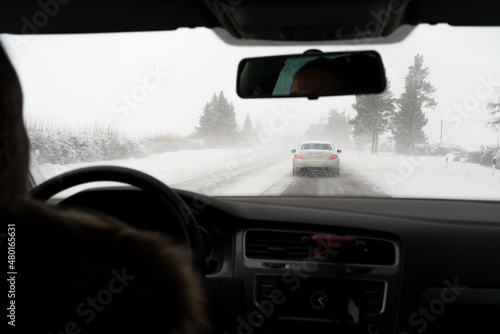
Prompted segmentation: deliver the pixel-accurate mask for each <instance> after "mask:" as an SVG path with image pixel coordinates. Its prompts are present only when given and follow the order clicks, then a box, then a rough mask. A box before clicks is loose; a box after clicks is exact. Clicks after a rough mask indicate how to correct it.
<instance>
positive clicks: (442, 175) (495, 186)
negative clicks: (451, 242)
mask: <svg viewBox="0 0 500 334" xmlns="http://www.w3.org/2000/svg"><path fill="white" fill-rule="evenodd" d="M342 158H343V160H342V163H345V164H346V165H348V166H349V168H351V169H352V170H354V171H356V172H357V173H358V174H359V175H360V176H361V177H363V178H365V179H367V180H369V182H371V183H373V184H375V185H377V186H378V187H379V188H381V189H383V190H384V192H385V193H386V194H387V195H389V196H393V197H425V198H457V199H481V200H484V199H487V200H499V199H500V170H496V171H495V172H494V173H493V169H492V168H491V167H485V166H481V165H478V164H471V163H463V162H457V161H453V157H452V156H450V157H449V158H448V163H447V162H446V157H435V156H407V155H395V154H380V153H379V154H377V155H374V154H367V153H361V154H359V152H344V153H342Z"/></svg>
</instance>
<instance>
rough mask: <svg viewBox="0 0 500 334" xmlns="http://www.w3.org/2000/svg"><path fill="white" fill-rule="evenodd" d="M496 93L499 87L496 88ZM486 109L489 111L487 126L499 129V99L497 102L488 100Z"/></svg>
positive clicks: (499, 89)
mask: <svg viewBox="0 0 500 334" xmlns="http://www.w3.org/2000/svg"><path fill="white" fill-rule="evenodd" d="M496 91H497V93H500V88H498V87H497V88H496ZM488 110H489V111H490V115H491V119H490V120H488V123H487V126H488V127H490V128H492V129H493V130H495V131H499V130H500V99H499V100H497V102H488Z"/></svg>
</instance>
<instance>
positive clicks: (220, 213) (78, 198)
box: [64, 188, 500, 334]
mask: <svg viewBox="0 0 500 334" xmlns="http://www.w3.org/2000/svg"><path fill="white" fill-rule="evenodd" d="M178 194H179V195H180V196H181V197H182V198H183V200H184V201H185V202H186V204H187V205H188V206H189V207H190V208H191V209H192V211H193V213H194V214H195V216H196V219H197V220H198V223H199V225H200V226H201V227H202V228H203V229H204V240H205V243H208V244H209V245H206V246H207V249H206V256H207V268H208V269H207V274H206V283H207V289H208V292H209V295H210V300H211V305H210V310H211V313H212V322H213V325H214V329H215V333H291V334H293V333H332V332H340V333H401V332H407V333H422V332H424V331H425V332H426V333H448V332H450V333H451V332H456V331H460V332H463V331H464V330H471V331H474V332H478V331H481V330H486V329H487V328H488V326H491V325H495V323H496V317H495V316H497V315H499V314H500V266H498V264H499V263H500V203H497V202H473V201H446V200H420V199H419V200H417V199H382V198H377V199H375V198H301V197H285V198H283V197H267V198H264V197H227V198H207V197H204V196H201V195H198V194H194V193H190V192H185V191H178ZM64 202H66V204H68V203H69V204H72V205H79V206H84V207H89V208H92V209H95V210H102V211H104V212H105V213H107V214H111V215H116V216H117V217H118V218H120V219H122V220H125V221H126V222H129V223H131V224H133V225H136V226H137V227H140V228H148V229H155V228H156V227H157V226H158V225H157V224H166V223H165V219H164V218H161V219H158V217H160V216H159V215H160V214H161V213H160V212H157V211H155V205H154V200H152V199H151V198H148V197H147V196H145V195H144V194H142V192H140V191H138V190H136V189H132V188H120V189H113V188H111V189H95V190H87V191H84V192H81V193H79V194H77V195H74V196H72V197H69V198H68V199H66V200H65V201H64ZM163 214H164V213H163ZM171 231H172V233H174V234H175V233H176V232H175V229H173V230H171ZM259 233H260V234H259ZM269 233H270V234H269ZM252 234H253V235H252ZM249 237H253V241H252V240H249ZM259 238H260V239H259ZM269 238H270V239H269ZM287 238H289V239H287ZM290 238H291V239H290ZM313 238H320V239H322V240H328V242H330V244H328V245H327V246H332V245H333V244H332V243H331V242H334V243H335V245H334V247H333V248H334V250H333V253H332V252H331V253H329V254H328V253H325V252H324V251H325V249H331V247H326V248H325V247H323V248H322V249H321V248H315V246H317V245H315V244H314V243H311V240H313ZM292 239H293V240H295V242H296V243H298V244H299V245H298V246H299V248H300V247H302V248H303V249H302V250H300V251H302V253H301V252H300V251H299V252H298V253H296V254H295V255H290V254H292V250H294V251H295V250H297V249H293V247H295V246H297V245H294V244H287V242H288V241H287V240H292ZM256 240H257V241H258V240H262V243H259V242H257V243H256V242H255V241H256ZM332 240H333V241H332ZM370 241H377V242H379V243H380V242H382V243H386V246H387V244H390V245H392V246H389V248H391V247H392V250H390V249H389V252H390V253H391V254H394V258H393V261H392V260H390V259H389V260H387V259H386V260H380V261H382V262H378V263H377V262H376V261H375V262H373V261H372V262H371V263H370V262H369V261H368V262H367V261H366V259H367V258H366V257H364V258H363V257H357V255H356V254H358V253H357V252H361V253H362V252H365V253H367V252H368V253H370V252H372V253H373V250H371V249H372V248H370V247H371V246H370V247H368V245H369V242H370ZM251 242H254V244H257V246H258V247H257V250H255V249H254V250H253V251H254V253H251V252H249V243H251ZM266 242H267V243H266ZM283 242H284V243H283ZM300 244H302V245H300ZM304 245H305V246H304ZM339 245H340V246H339ZM320 246H321V245H320ZM323 246H324V245H323ZM259 247H260V248H259ZM304 247H305V248H304ZM262 249H264V250H265V251H266V252H267V253H260V254H261V255H259V252H260V251H262ZM255 251H256V252H257V253H255ZM304 251H305V252H306V253H304ZM318 251H319V252H318ZM321 251H323V253H321ZM384 251H387V247H386V248H385V249H384ZM339 253H341V254H340V255H339ZM361 253H359V254H361ZM327 256H331V257H333V259H332V258H330V260H328V261H327V260H325V259H324V257H327ZM336 256H338V257H336ZM391 256H392V255H391ZM356 259H360V260H359V261H358V260H356ZM384 261H385V262H384ZM387 261H388V262H387Z"/></svg>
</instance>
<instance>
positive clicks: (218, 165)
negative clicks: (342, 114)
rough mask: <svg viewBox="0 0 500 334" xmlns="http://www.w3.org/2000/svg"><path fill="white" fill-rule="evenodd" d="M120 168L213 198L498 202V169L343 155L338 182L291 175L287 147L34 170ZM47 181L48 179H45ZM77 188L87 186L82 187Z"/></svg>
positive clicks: (387, 156)
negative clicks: (375, 198)
mask: <svg viewBox="0 0 500 334" xmlns="http://www.w3.org/2000/svg"><path fill="white" fill-rule="evenodd" d="M103 164H104V165H118V166H124V167H129V168H133V169H137V170H140V171H143V172H145V173H148V174H150V175H152V176H154V177H156V178H158V179H159V180H160V181H162V182H164V183H165V184H167V185H169V186H170V187H172V188H177V189H184V190H188V191H193V192H196V193H200V194H203V195H208V196H298V195H305V196H369V197H406V198H408V197H419V198H455V199H456V198H465V199H466V198H469V199H476V198H477V199H483V200H484V199H493V200H495V199H498V198H499V197H500V171H497V172H496V174H495V173H493V171H492V169H491V168H488V167H484V166H479V165H475V164H469V163H462V162H457V161H453V159H452V158H450V159H449V161H448V163H446V158H445V157H412V156H404V155H395V154H378V155H372V154H367V153H361V154H360V153H359V152H354V151H351V152H349V151H344V152H343V153H342V154H341V155H340V166H341V171H340V177H338V178H337V177H330V176H297V177H294V176H292V175H291V169H292V155H291V153H290V150H289V149H286V148H283V147H267V148H265V149H261V150H260V151H257V150H253V151H252V150H249V149H206V150H182V151H176V152H166V153H161V154H155V155H152V156H149V157H146V158H141V159H122V160H114V161H105V162H98V163H97V162H96V163H85V164H74V165H63V166H59V165H50V164H44V165H40V166H36V167H34V168H32V172H33V173H34V177H35V179H37V180H38V182H40V180H41V179H47V178H48V177H52V176H55V175H58V174H60V173H62V172H65V171H68V170H70V169H75V168H79V167H85V166H93V165H103ZM41 175H43V178H42V177H41ZM79 189H80V190H81V189H82V187H80V188H79Z"/></svg>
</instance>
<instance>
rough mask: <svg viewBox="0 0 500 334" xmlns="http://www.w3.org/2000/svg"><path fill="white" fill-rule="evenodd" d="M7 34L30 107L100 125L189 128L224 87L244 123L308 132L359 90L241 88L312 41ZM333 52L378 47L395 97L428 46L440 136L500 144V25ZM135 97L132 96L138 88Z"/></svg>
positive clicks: (432, 126) (424, 33)
mask: <svg viewBox="0 0 500 334" xmlns="http://www.w3.org/2000/svg"><path fill="white" fill-rule="evenodd" d="M2 42H3V43H4V45H5V46H6V49H7V50H8V53H9V55H10V56H11V58H12V60H13V63H14V65H15V67H16V69H17V71H18V73H19V75H20V78H21V81H22V86H23V90H24V95H25V115H26V116H27V117H29V118H33V119H43V120H48V121H56V122H58V121H59V120H61V119H62V120H64V122H65V123H68V124H69V123H70V122H73V123H74V124H95V123H97V122H100V123H105V122H112V123H113V124H115V125H116V126H118V127H121V128H123V129H127V130H128V131H134V132H135V133H137V132H157V131H167V132H171V133H177V134H181V135H184V134H189V133H191V132H192V131H193V130H194V127H195V126H196V125H197V124H198V118H199V116H200V114H201V112H202V108H203V106H204V105H205V104H206V102H207V101H209V100H210V98H211V96H212V94H213V93H214V92H217V93H218V92H219V91H221V90H222V91H224V93H225V94H226V96H227V97H228V98H229V100H230V101H231V102H232V103H233V104H234V106H235V111H236V113H237V121H238V123H239V125H240V126H242V124H243V120H244V118H245V116H246V114H247V113H250V117H251V118H252V120H254V122H255V121H256V120H257V119H260V121H259V122H260V123H261V125H262V126H263V127H266V126H268V124H269V122H270V119H271V118H272V117H275V114H276V113H281V114H283V113H287V114H291V115H293V116H291V117H290V120H291V121H290V124H288V125H287V128H286V131H290V132H291V133H300V132H304V131H305V130H306V129H307V128H308V127H309V125H310V124H312V123H314V122H319V121H322V120H324V119H325V117H326V115H327V114H328V112H329V111H330V110H331V109H332V108H337V109H338V110H339V111H344V110H345V111H346V113H347V114H348V115H349V116H351V117H353V116H354V115H355V112H354V110H353V109H352V107H351V105H352V103H353V102H354V97H328V98H320V99H319V100H317V101H309V100H307V99H297V98H293V99H263V100H257V99H253V100H243V99H241V98H239V97H238V96H237V95H236V92H235V90H236V70H237V66H238V63H239V61H240V60H241V59H242V58H245V57H253V56H265V55H278V54H290V53H303V52H304V51H305V50H307V49H310V48H313V47H311V46H304V45H302V46H286V47H283V46H281V47H275V46H266V47H256V46H234V45H228V44H226V43H225V42H224V41H222V40H221V39H220V38H219V37H218V36H217V35H216V34H215V33H213V32H212V31H210V30H207V29H201V28H198V29H178V30H176V31H170V32H155V33H127V34H95V35H60V36H32V37H24V36H12V35H2ZM316 48H319V49H321V50H322V51H324V52H327V51H346V50H360V49H364V50H377V51H378V52H379V53H380V54H381V56H382V59H383V61H384V64H385V67H386V70H387V77H388V79H389V80H390V81H391V88H392V91H393V92H394V95H395V97H399V95H400V94H401V92H402V91H403V88H404V77H405V76H406V74H407V72H408V66H410V65H411V64H412V62H413V57H414V56H415V55H416V54H417V53H420V54H422V55H423V56H424V64H425V66H427V67H429V69H430V76H429V80H430V81H431V82H432V84H433V85H434V86H435V87H436V89H437V91H436V93H435V94H434V98H435V100H436V101H437V103H438V105H437V107H436V108H435V109H434V110H425V112H426V115H427V117H428V119H429V123H428V126H426V128H425V130H426V133H427V135H428V137H429V138H430V141H431V142H435V141H436V140H438V138H439V136H436V135H435V134H434V133H433V132H432V131H435V130H437V131H438V132H439V128H440V124H439V123H440V121H442V120H443V121H444V133H443V135H444V142H445V143H456V144H459V145H461V146H463V147H465V148H467V149H477V148H478V147H479V145H493V144H496V143H497V140H498V138H497V134H495V133H494V132H492V131H491V130H487V129H486V128H485V126H484V124H485V120H486V119H487V118H488V117H489V114H488V111H487V109H486V104H487V102H488V101H493V100H496V99H498V98H499V97H500V94H494V93H493V87H494V86H495V85H496V86H500V61H499V59H500V28H454V27H449V26H447V25H439V26H420V27H418V28H416V29H415V30H413V32H412V33H411V34H410V35H409V36H408V37H407V38H406V39H405V40H403V41H402V42H399V43H397V44H384V45H369V46H367V45H365V46H362V47H360V46H359V45H358V46H356V45H354V46H351V47H349V46H345V45H343V46H325V45H321V46H319V47H316ZM134 94H135V97H136V98H135V99H134V98H129V99H128V100H127V97H126V96H133V95H134Z"/></svg>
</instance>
